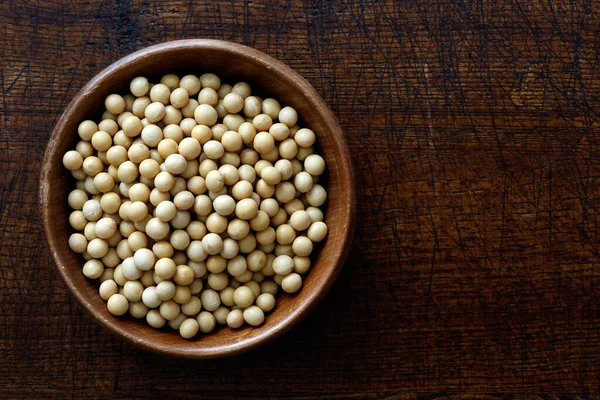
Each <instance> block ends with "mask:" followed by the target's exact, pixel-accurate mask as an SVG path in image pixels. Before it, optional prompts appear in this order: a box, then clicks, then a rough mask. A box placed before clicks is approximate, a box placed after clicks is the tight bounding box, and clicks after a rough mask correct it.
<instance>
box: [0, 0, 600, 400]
mask: <svg viewBox="0 0 600 400" xmlns="http://www.w3.org/2000/svg"><path fill="white" fill-rule="evenodd" d="M488 3H489V4H488ZM599 24H600V5H599V4H598V2H595V1H592V0H587V1H571V2H559V1H556V2H552V1H537V0H499V1H496V2H493V5H492V2H482V1H460V0H459V1H449V0H431V1H416V0H411V1H401V2H400V1H398V2H393V1H381V2H379V1H366V0H365V1H358V2H352V1H285V2H280V1H267V2H254V1H246V2H235V1H222V2H208V1H206V2H202V3H197V2H188V1H185V2H183V1H171V2H162V1H155V2H153V1H141V2H136V1H108V0H104V1H90V0H84V1H75V2H68V1H14V0H13V1H11V0H4V1H0V37H1V38H2V39H1V40H0V49H1V53H0V85H1V89H2V98H1V101H2V103H1V112H0V118H1V121H0V133H1V134H0V162H1V174H0V249H1V254H0V310H1V311H0V398H42V397H44V398H108V397H112V398H131V397H141V398H152V397H155V396H169V397H177V398H192V397H208V398H224V397H230V396H241V397H245V398H262V397H287V398H314V399H317V398H339V399H345V398H354V397H355V398H363V397H370V398H381V397H396V396H398V397H399V398H406V399H423V398H438V397H442V396H444V398H448V397H445V395H448V396H449V397H451V398H452V396H454V395H458V394H470V395H471V397H472V398H484V399H488V400H489V399H501V398H508V399H524V398H528V399H529V398H536V395H538V394H539V395H544V396H543V398H545V399H550V398H554V397H552V396H550V395H551V394H557V395H558V394H589V393H600V309H599V307H598V301H599V300H600V299H599V296H600V289H599V288H598V285H599V283H600V274H599V272H598V271H599V268H600V266H599V260H600V256H599V253H598V251H599V245H598V243H599V239H600V237H599V235H600V216H599V207H600V198H599V196H600V153H599V151H600V142H599V141H600V136H599V121H598V116H599V114H598V113H599V112H600V104H599V103H598V99H599V96H600V57H599V56H598V54H599V51H600V29H599V26H600V25H599ZM195 37H208V38H218V39H226V40H231V41H235V42H240V43H243V44H246V45H250V46H253V47H256V48H257V49H259V50H262V51H265V52H266V53H268V54H270V55H272V56H275V57H277V58H279V59H281V60H282V61H284V62H286V63H288V64H289V65H290V66H292V67H293V68H295V69H296V70H297V71H299V72H300V73H301V74H302V75H303V76H304V77H306V78H307V79H308V80H309V81H310V82H311V83H312V84H313V85H314V87H315V88H316V89H317V91H318V92H320V93H321V94H322V95H323V97H324V98H325V99H326V100H327V102H328V103H329V104H330V105H331V107H332V109H333V110H334V112H335V113H336V114H337V116H338V118H339V121H340V124H341V126H342V128H343V130H344V131H345V133H346V134H347V137H348V143H349V146H350V148H351V151H352V156H353V158H354V161H355V163H356V167H357V174H356V179H357V182H356V183H357V186H358V189H359V198H358V204H359V221H358V226H357V234H356V240H355V243H354V246H353V249H352V253H351V257H350V260H349V262H348V263H347V265H346V266H345V269H344V271H343V273H342V275H341V277H340V279H339V281H338V282H337V283H336V285H335V287H334V289H333V290H332V292H331V293H330V295H329V296H328V297H327V298H326V301H325V303H324V304H323V305H322V306H321V307H319V308H318V310H317V311H316V312H315V313H314V314H313V315H312V316H311V317H310V318H309V319H308V320H307V321H306V322H304V323H303V324H302V325H300V326H299V327H297V328H296V329H294V330H293V331H292V332H290V333H288V334H286V335H285V336H284V337H282V338H281V339H279V340H277V341H275V342H274V343H272V344H269V345H267V346H264V347H263V348H261V349H259V350H257V351H254V352H252V353H249V354H245V355H242V356H238V357H235V358H232V359H222V360H217V361H206V362H187V361H186V362H183V361H179V360H170V359H164V358H160V357H157V356H154V355H152V354H148V353H145V352H143V351H140V350H137V349H135V348H132V347H130V346H129V345H126V344H124V343H123V342H121V341H120V340H118V339H116V338H114V337H113V336H111V335H110V334H109V333H107V332H105V331H103V330H102V329H100V328H99V327H98V326H97V325H96V324H95V323H94V322H93V321H92V320H91V319H90V318H89V317H87V316H86V315H84V314H83V313H82V311H81V310H80V309H79V308H78V307H77V306H76V305H75V304H74V302H73V301H72V300H71V299H70V297H69V295H68V293H67V290H66V289H65V287H63V285H62V283H61V282H60V281H59V279H58V277H57V273H56V272H55V271H54V269H53V268H54V266H53V265H52V262H51V260H50V255H49V253H48V250H47V248H46V247H45V245H44V242H43V236H42V233H41V231H40V218H39V215H38V211H37V204H36V200H37V197H36V192H37V184H38V173H39V166H40V162H41V160H42V156H43V151H44V148H45V145H46V143H47V141H48V137H49V133H50V131H51V129H52V127H53V125H54V123H55V122H56V121H57V119H58V117H59V116H60V113H61V110H62V109H63V108H64V107H65V106H66V105H67V104H68V102H69V101H70V99H71V98H72V97H73V96H74V95H75V93H76V92H77V91H78V90H79V88H80V87H81V86H82V85H84V84H85V82H87V81H88V80H89V79H90V78H91V77H92V76H93V75H94V74H96V73H97V72H99V71H100V70H101V69H103V68H104V67H105V66H107V65H108V64H110V63H111V62H113V61H115V60H117V59H118V58H119V57H121V56H124V55H126V54H128V53H131V52H132V51H134V50H136V49H139V48H142V47H144V46H147V45H151V44H154V43H159V42H163V41H167V40H172V39H179V38H195ZM538 398H541V397H538ZM561 398H563V397H561Z"/></svg>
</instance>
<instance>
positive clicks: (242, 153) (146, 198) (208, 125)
mask: <svg viewBox="0 0 600 400" xmlns="http://www.w3.org/2000/svg"><path fill="white" fill-rule="evenodd" d="M129 89H130V92H131V94H127V95H124V96H121V95H119V94H111V95H109V96H108V97H107V98H106V99H105V102H104V105H105V108H106V111H105V112H104V113H103V115H102V119H101V121H99V122H98V123H96V122H94V121H91V120H86V121H83V122H81V124H80V125H79V127H78V134H79V137H80V138H81V140H80V141H79V142H78V143H77V145H76V146H75V150H71V151H68V152H67V153H66V154H65V155H64V157H63V164H64V166H65V167H66V168H67V169H68V170H69V171H70V172H71V174H72V175H73V176H74V177H75V178H76V179H77V183H76V188H75V189H74V190H73V191H71V192H70V193H69V196H68V203H69V206H70V207H71V208H72V209H73V212H72V213H71V214H70V216H69V222H70V225H71V227H72V228H73V229H74V230H75V231H77V232H76V233H73V234H72V235H71V236H70V238H69V246H70V247H71V249H72V250H73V251H74V252H76V253H80V254H82V255H83V257H84V259H85V260H86V262H85V264H84V265H83V268H82V272H83V274H84V275H85V276H86V277H88V278H90V279H98V280H99V281H100V287H99V294H100V296H101V297H102V299H104V300H105V301H106V302H107V307H108V310H109V311H110V312H111V313H112V314H114V315H116V316H121V315H125V314H127V313H129V314H130V315H131V316H132V317H134V318H138V319H145V320H146V322H147V323H148V324H149V325H150V326H152V327H154V328H162V327H164V326H166V325H168V326H169V327H171V328H172V329H175V330H179V333H180V334H181V336H182V337H184V338H186V339H190V338H193V337H195V336H196V335H197V334H198V332H202V333H209V332H212V331H213V330H214V329H215V327H216V326H217V324H219V325H228V326H229V327H231V328H233V329H237V328H240V327H242V326H243V325H244V324H245V323H246V324H249V325H251V326H258V325H261V324H262V323H263V322H264V320H265V314H266V313H269V312H270V311H272V310H273V309H274V307H275V303H276V297H275V295H276V294H277V292H278V290H279V287H281V289H282V290H283V291H285V292H287V293H296V292H297V291H299V290H300V289H301V287H302V275H303V274H306V273H307V272H308V271H309V269H310V266H311V260H310V258H309V256H310V255H311V253H312V252H313V248H314V244H315V243H318V242H321V241H322V240H323V239H324V238H325V236H326V235H327V225H326V224H325V223H324V222H323V212H322V211H321V210H320V209H319V207H321V206H322V205H323V204H324V203H325V201H326V199H327V192H326V190H325V189H324V187H323V186H322V185H320V184H319V177H320V176H321V175H322V174H323V172H324V170H325V161H324V159H323V158H322V157H321V156H320V155H318V154H315V153H314V145H315V139H316V138H315V133H314V132H313V131H312V130H310V129H307V128H301V127H300V126H298V125H297V122H298V114H297V112H296V110H294V109H293V108H292V107H282V106H281V105H280V103H279V102H278V101H277V100H276V99H273V98H266V99H261V98H260V97H258V96H253V95H252V94H251V88H250V85H248V84H247V83H245V82H239V83H236V84H235V85H233V86H231V85H229V84H225V83H223V84H222V83H221V80H220V78H219V77H218V76H217V75H215V74H212V73H206V74H203V75H201V76H199V77H198V76H196V75H186V76H184V77H182V78H179V77H178V76H177V75H174V74H167V75H165V76H163V77H162V78H161V80H160V83H156V84H152V83H150V82H149V81H148V79H147V78H145V77H137V78H135V79H133V80H132V81H131V83H130V87H129Z"/></svg>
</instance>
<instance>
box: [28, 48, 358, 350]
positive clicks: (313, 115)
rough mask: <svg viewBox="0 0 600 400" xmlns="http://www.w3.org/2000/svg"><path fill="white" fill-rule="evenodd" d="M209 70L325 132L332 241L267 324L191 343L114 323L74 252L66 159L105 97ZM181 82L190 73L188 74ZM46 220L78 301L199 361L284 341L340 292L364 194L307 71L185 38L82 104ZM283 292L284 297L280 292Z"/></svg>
mask: <svg viewBox="0 0 600 400" xmlns="http://www.w3.org/2000/svg"><path fill="white" fill-rule="evenodd" d="M169 72H174V73H178V74H186V73H194V74H196V75H199V74H201V73H204V72H214V73H216V74H218V75H219V76H220V77H221V79H222V81H224V82H227V83H232V84H233V83H235V82H238V81H246V82H248V83H250V85H251V86H252V88H253V91H254V92H256V93H258V94H259V95H261V96H272V97H274V98H276V99H278V100H279V101H280V102H281V103H282V104H283V105H290V106H292V107H294V108H296V109H297V110H298V114H299V115H300V116H301V122H300V123H301V124H302V126H306V127H310V128H311V129H312V130H314V131H315V133H316V134H317V141H318V144H319V146H318V148H319V153H320V154H321V155H322V156H323V157H324V158H325V160H326V163H327V190H328V201H327V203H326V204H325V207H324V213H325V222H326V223H327V225H328V227H329V232H328V236H327V238H326V240H325V241H324V242H323V243H321V244H320V245H319V246H317V249H318V254H317V257H316V259H315V258H313V266H312V267H311V270H310V271H309V273H308V274H307V275H306V277H305V279H304V285H303V288H302V290H301V291H300V292H299V293H297V294H295V295H286V294H283V293H281V294H278V295H277V306H276V308H275V310H274V311H273V312H271V313H270V314H269V315H268V316H267V318H266V321H265V323H264V324H263V325H262V326H260V327H257V328H252V327H249V326H246V327H244V328H242V329H239V330H231V329H229V328H227V327H221V328H220V329H219V332H217V333H214V334H210V335H198V336H197V337H196V338H195V339H192V340H189V341H188V340H184V339H182V338H181V337H180V336H179V335H178V334H177V333H176V332H174V331H172V330H170V329H167V328H164V329H162V330H155V329H153V328H151V327H149V326H148V325H147V324H146V323H145V321H136V320H134V319H133V318H131V317H119V318H117V317H114V316H112V315H111V314H110V313H109V312H108V311H107V309H106V304H105V302H104V300H102V299H101V298H100V296H99V295H98V283H97V282H96V281H91V280H88V279H87V278H85V277H84V276H83V274H82V273H81V266H82V265H83V259H82V258H81V257H80V256H78V255H76V254H74V253H73V252H72V251H71V250H70V249H69V246H68V237H69V235H70V233H71V232H72V229H71V227H70V226H69V223H68V215H69V213H70V212H71V210H70V208H69V206H68V204H67V201H66V198H67V194H68V193H69V191H70V190H72V189H73V188H74V179H73V178H72V177H71V176H70V174H69V173H68V172H67V171H66V170H65V169H64V168H63V166H62V155H63V154H64V153H65V152H66V151H67V150H70V149H73V148H74V146H75V144H76V143H77V141H78V135H77V126H78V125H79V123H80V122H81V121H82V120H84V119H89V118H92V119H94V120H96V121H97V120H98V118H99V116H100V114H101V111H102V108H103V102H104V98H105V97H106V96H107V95H109V94H110V93H120V94H126V93H128V87H129V82H130V81H131V79H132V78H134V77H136V76H139V75H144V76H148V77H151V78H154V80H155V81H156V80H157V79H156V78H158V79H160V76H162V75H163V74H165V73H169ZM180 76H181V75H180ZM40 201H41V207H42V219H43V221H44V224H45V232H46V238H47V241H48V244H49V247H50V250H51V252H52V255H53V257H54V259H55V262H56V264H57V266H58V268H59V271H60V273H61V275H62V277H63V279H64V281H65V283H66V284H67V286H68V287H69V289H70V290H71V291H72V292H73V294H74V296H75V297H76V299H77V301H78V302H79V303H80V304H81V305H82V306H83V307H84V309H86V310H87V311H88V312H89V313H91V314H92V315H93V316H94V317H95V318H96V319H97V320H98V321H99V322H100V323H102V324H103V325H105V326H106V327H107V328H109V329H110V330H112V331H114V332H115V333H117V334H118V335H120V336H122V337H124V338H125V339H127V340H129V341H130V342H132V343H134V344H137V345H139V346H142V347H145V348H147V349H149V350H152V351H156V352H160V353H165V354H170V355H176V356H182V357H189V358H203V357H216V356H222V355H227V354H233V353H236V352H239V351H242V350H245V349H248V348H250V347H253V346H255V345H258V344H259V343H261V342H263V341H265V340H267V339H269V338H272V337H274V336H276V335H277V334H279V333H282V332H283V331H284V330H285V329H286V328H288V327H289V326H290V325H291V324H292V323H294V322H296V321H297V320H298V319H299V318H300V317H302V316H303V315H304V314H306V312H307V311H309V310H310V309H311V308H312V307H313V306H314V305H315V304H316V302H317V300H318V299H319V298H320V297H321V296H322V295H323V294H324V293H325V291H326V290H327V289H328V288H329V287H330V286H331V284H332V282H333V279H334V278H335V276H336V275H337V273H338V271H339V269H340V268H341V266H342V263H343V260H344V258H345V255H346V252H347V250H348V247H349V242H350V240H351V236H352V232H353V218H354V186H353V180H352V167H351V163H350V157H349V153H348V149H347V147H346V145H345V142H344V137H343V134H342V132H341V130H340V128H339V125H338V124H337V121H336V119H335V117H334V116H333V114H332V113H331V111H330V110H329V108H328V107H327V105H326V104H325V103H324V101H323V100H322V99H321V97H320V96H319V95H318V94H317V93H316V92H315V91H314V89H313V88H312V87H311V86H310V84H308V82H306V81H305V80H304V79H303V78H301V77H300V76H299V75H298V74H297V73H295V72H294V71H293V70H291V69H290V68H289V67H287V66H285V65H284V64H282V63H280V62H279V61H276V60H275V59H273V58H271V57H269V56H267V55H265V54H263V53H261V52H259V51H257V50H254V49H250V48H248V47H245V46H241V45H237V44H233V43H229V42H222V41H213V40H185V41H177V42H170V43H165V44H162V45H157V46H152V47H149V48H146V49H144V50H141V51H139V52H137V53H133V54H131V55H130V56H127V57H125V58H123V59H121V60H119V61H117V62H116V63H114V64H112V65H111V66H109V67H108V68H107V69H105V70H104V71H102V72H101V73H100V74H98V75H97V76H96V77H94V78H93V79H92V80H91V81H90V82H89V83H88V84H87V85H86V86H85V87H84V88H83V89H82V90H81V91H80V92H79V94H77V96H76V97H75V98H74V99H73V101H72V102H71V104H70V105H69V106H68V107H67V109H66V110H65V112H64V114H63V115H62V117H61V119H60V120H59V122H58V123H57V125H56V127H55V129H54V132H53V134H52V137H51V139H50V142H49V144H48V148H47V151H46V157H45V159H44V164H43V166H42V176H41V183H40ZM280 292H282V291H281V290H280Z"/></svg>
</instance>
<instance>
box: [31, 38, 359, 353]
mask: <svg viewBox="0 0 600 400" xmlns="http://www.w3.org/2000/svg"><path fill="white" fill-rule="evenodd" d="M210 49H219V50H222V51H223V50H225V51H228V52H231V53H232V54H234V55H236V56H239V57H244V58H249V59H251V60H252V61H253V62H254V63H256V64H257V65H260V66H262V67H264V68H265V69H268V70H271V71H278V72H279V73H281V74H285V75H286V76H287V77H288V79H287V80H290V81H294V84H295V85H298V87H299V88H301V89H302V91H303V92H304V93H305V94H306V93H307V94H308V95H309V96H310V97H311V102H315V103H316V104H317V106H318V107H319V109H320V110H321V111H320V113H322V114H323V117H324V119H325V120H328V121H331V123H328V124H327V125H328V128H329V129H330V134H331V135H332V136H334V137H335V142H336V144H337V146H336V147H338V150H341V152H340V154H338V156H339V161H340V164H341V165H340V168H345V169H346V170H347V176H349V178H350V179H349V180H348V181H347V182H346V185H345V188H346V190H345V191H344V192H342V196H344V198H346V199H347V202H346V203H345V209H346V210H345V211H346V212H345V215H346V218H345V219H344V220H343V223H344V225H345V228H346V234H345V235H343V242H342V243H339V242H338V243H336V245H337V246H339V249H340V251H339V252H337V253H336V255H335V258H334V259H333V260H331V263H334V264H335V265H334V266H333V267H332V268H330V269H329V271H330V273H329V274H328V276H327V277H326V278H327V279H324V280H323V282H320V283H319V284H318V286H317V288H316V289H315V290H313V291H312V294H311V295H310V296H309V297H307V298H306V299H304V300H303V301H302V302H301V305H300V307H297V308H296V309H294V311H293V312H291V313H290V314H288V316H286V317H284V318H281V319H280V320H279V321H278V322H277V324H275V325H272V326H270V327H267V329H266V330H265V331H263V332H262V333H261V334H260V335H257V336H254V337H249V338H248V337H243V338H241V339H240V340H239V341H236V342H234V343H228V344H221V345H218V346H212V347H203V346H201V345H200V346H198V347H197V349H195V350H193V351H189V350H185V349H182V348H180V347H178V346H175V345H172V346H165V345H164V344H161V343H157V342H155V341H153V340H142V339H141V338H140V337H139V336H138V335H135V334H132V333H131V332H128V331H127V330H125V329H124V328H122V327H121V326H120V324H119V323H118V322H116V321H113V320H110V319H106V318H103V317H102V316H100V315H98V314H97V309H96V307H95V306H93V305H92V304H91V303H90V302H89V301H87V299H86V297H85V296H84V295H83V293H82V292H81V291H80V290H78V289H77V288H76V284H75V283H74V281H73V280H72V278H71V276H70V273H69V271H68V269H67V267H66V266H65V265H64V264H63V263H62V260H61V258H60V256H59V254H58V250H57V249H58V245H57V244H56V239H55V238H54V237H53V235H52V233H51V230H50V225H51V221H52V214H51V211H50V209H51V205H50V204H49V200H50V199H49V195H48V190H47V189H48V187H49V186H50V174H51V170H52V168H51V164H52V160H53V159H54V158H55V157H57V156H58V155H57V154H56V153H57V147H58V142H59V141H58V139H59V136H60V132H62V131H63V130H64V129H65V124H66V122H67V120H68V118H69V115H70V114H71V113H72V112H73V111H74V110H76V109H77V108H78V106H79V105H80V104H81V103H82V102H84V101H86V98H87V97H88V96H89V95H90V93H93V90H94V88H95V87H96V86H97V85H98V84H99V83H100V82H102V81H103V80H104V79H106V78H107V77H109V76H110V75H112V74H113V73H116V72H118V71H119V70H121V69H123V68H124V67H125V66H126V65H128V64H131V63H135V62H136V60H138V59H140V58H143V57H149V56H152V55H154V54H157V53H161V52H163V51H177V50H193V51H199V50H201V51H207V50H210ZM307 97H308V96H307ZM354 176H355V173H354V167H353V164H352V161H351V156H350V150H349V148H348V145H347V142H346V137H345V135H344V133H343V132H342V130H341V128H340V126H339V123H338V120H337V118H336V117H335V115H334V114H333V112H332V111H331V109H330V108H329V106H328V105H327V103H326V102H325V101H324V100H323V98H322V97H321V96H320V95H319V93H318V92H317V91H316V90H315V89H314V88H313V86H312V85H311V84H310V83H309V82H308V81H307V80H306V79H304V78H303V77H302V76H301V75H300V74H298V73H297V72H296V71H294V70H293V69H292V68H291V67H289V66H288V65H286V64H285V63H283V62H281V61H279V60H277V59H275V58H274V57H271V56H269V55H268V54H266V53H263V52H261V51H260V50H257V49H254V48H251V47H248V46H245V45H242V44H238V43H234V42H229V41H224V40H215V39H185V40H175V41H168V42H164V43H160V44H156V45H152V46H148V47H144V48H142V49H140V50H138V51H135V52H133V53H131V54H129V55H126V56H125V57H122V58H120V59H118V60H116V61H114V62H113V63H111V64H110V65H108V66H107V67H106V68H104V69H103V70H102V71H100V72H99V73H98V74H96V75H94V76H93V77H92V78H91V79H90V80H89V82H88V83H87V84H86V85H84V86H83V87H82V88H81V89H80V90H79V92H78V93H77V94H76V95H75V96H74V97H73V99H72V100H71V102H70V103H69V104H68V105H67V107H66V108H65V109H64V111H63V113H62V114H61V116H60V118H59V120H58V121H57V122H56V124H55V126H54V128H53V129H52V133H51V135H50V138H49V140H48V143H47V146H46V150H45V154H44V159H43V162H42V166H41V172H40V183H39V187H38V201H39V207H40V215H41V217H42V225H43V232H44V236H45V239H46V243H47V245H48V248H49V250H50V253H51V255H52V259H53V261H54V264H55V266H56V268H57V269H58V272H59V276H60V277H61V279H62V281H63V283H64V284H65V285H66V286H67V289H68V292H70V294H71V296H73V297H74V298H75V300H76V301H77V303H78V304H79V306H80V307H82V308H83V309H84V310H85V312H86V313H87V314H88V315H90V316H91V317H92V318H93V319H94V320H95V321H97V322H98V323H99V324H100V325H101V326H103V327H104V328H105V329H108V330H109V331H110V332H112V333H113V334H114V335H116V336H118V337H120V338H122V339H125V340H126V341H127V342H129V343H131V344H133V345H134V346H135V347H139V348H143V349H145V350H148V351H151V352H153V353H157V354H162V355H167V356H172V357H173V356H174V357H180V358H189V359H204V358H217V357H225V356H230V355H234V354H239V353H241V352H245V351H248V350H250V349H253V348H255V347H257V346H260V345H262V344H264V343H266V342H268V341H271V340H273V339H275V338H277V337H279V336H281V335H282V334H283V333H285V332H286V331H288V330H289V329H290V328H292V327H293V326H295V325H297V324H298V322H300V321H301V320H302V319H303V318H305V317H306V316H308V314H310V312H311V311H312V310H314V308H315V307H316V306H317V305H318V304H319V303H320V302H321V301H322V300H323V298H324V297H325V295H326V294H327V292H328V291H329V289H330V288H331V287H332V285H333V283H334V281H335V279H336V278H337V276H338V275H339V273H340V271H341V269H342V267H343V265H344V262H345V260H346V258H347V256H348V253H349V251H350V245H351V242H352V240H353V238H354V227H355V223H354V221H355V218H356V188H355V180H354Z"/></svg>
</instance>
